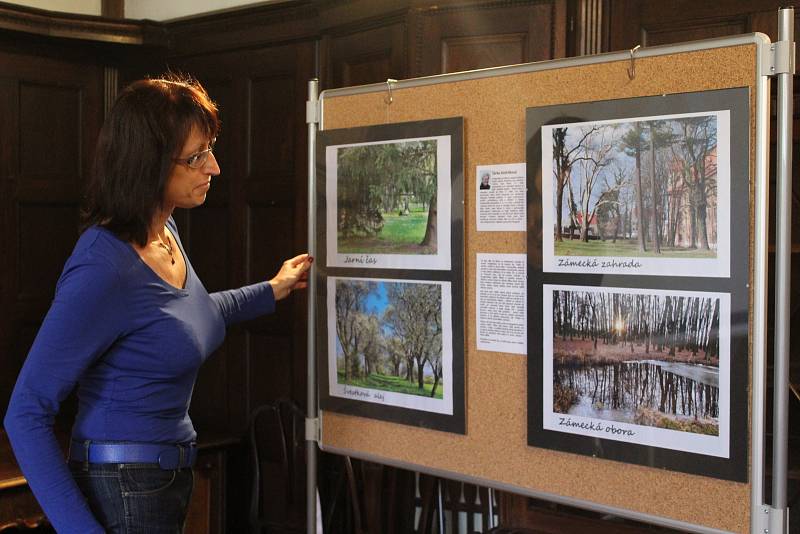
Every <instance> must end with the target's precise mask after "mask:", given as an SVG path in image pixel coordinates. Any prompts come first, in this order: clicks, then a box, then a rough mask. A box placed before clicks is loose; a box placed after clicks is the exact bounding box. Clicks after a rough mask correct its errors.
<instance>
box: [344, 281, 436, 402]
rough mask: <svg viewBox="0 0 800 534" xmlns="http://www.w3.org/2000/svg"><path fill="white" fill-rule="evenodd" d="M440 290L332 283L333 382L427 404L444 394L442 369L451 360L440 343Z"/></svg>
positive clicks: (389, 283) (387, 283) (409, 285)
mask: <svg viewBox="0 0 800 534" xmlns="http://www.w3.org/2000/svg"><path fill="white" fill-rule="evenodd" d="M442 287H443V286H442V284H441V283H422V282H406V281H382V280H369V279H345V278H341V279H335V285H334V286H333V289H334V290H335V307H336V315H335V321H334V323H333V326H334V329H333V331H332V334H333V335H335V373H336V374H335V377H336V379H335V381H332V383H335V384H338V385H339V386H343V385H347V386H354V387H358V388H363V389H365V390H377V391H384V392H391V393H397V394H401V395H414V396H419V397H427V398H429V399H432V400H441V399H442V398H443V397H444V396H445V395H448V394H449V393H448V390H449V388H450V384H448V383H446V380H445V377H447V378H449V376H450V372H449V369H445V367H446V366H448V365H449V363H450V361H451V357H450V354H447V353H446V350H445V345H444V343H443V336H444V335H445V331H444V330H445V329H444V328H443V323H442V293H443V291H442ZM448 330H449V329H448ZM332 363H333V362H332ZM332 370H333V369H332ZM374 398H380V399H385V396H381V395H378V396H375V397H374Z"/></svg>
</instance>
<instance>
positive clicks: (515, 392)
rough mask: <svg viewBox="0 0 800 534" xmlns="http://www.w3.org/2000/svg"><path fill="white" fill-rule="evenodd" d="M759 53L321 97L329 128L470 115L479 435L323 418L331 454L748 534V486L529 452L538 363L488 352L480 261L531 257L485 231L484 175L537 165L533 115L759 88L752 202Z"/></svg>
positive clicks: (469, 271)
mask: <svg viewBox="0 0 800 534" xmlns="http://www.w3.org/2000/svg"><path fill="white" fill-rule="evenodd" d="M757 57H758V46H757V45H756V44H755V43H753V44H745V45H737V46H727V47H722V48H708V49H701V50H696V51H690V52H682V53H679V54H670V55H663V56H650V57H640V58H637V60H636V77H635V78H634V79H633V80H630V79H629V77H628V74H627V69H628V67H629V66H630V62H629V61H613V62H605V63H594V64H588V65H580V66H567V67H560V68H559V67H558V66H557V65H554V67H553V69H549V70H538V71H534V72H522V73H512V74H508V75H497V76H491V77H485V78H474V79H457V80H454V81H452V82H447V81H445V82H443V83H436V84H431V85H419V86H414V87H407V88H402V87H401V88H395V89H394V90H393V92H392V97H393V100H392V102H391V104H387V103H386V102H387V93H386V91H375V92H364V93H356V94H345V95H341V96H336V95H335V93H334V96H330V97H329V96H328V95H326V94H325V93H323V99H322V110H323V127H324V128H325V129H332V128H350V127H356V126H368V125H376V124H388V123H397V122H405V121H415V120H423V119H434V118H445V117H458V116H460V117H463V118H464V176H465V180H466V183H465V187H464V191H465V195H464V203H465V206H464V213H465V233H464V235H465V251H464V254H465V265H464V280H465V288H464V290H465V293H464V295H465V298H464V301H465V303H466V306H465V309H464V330H465V347H466V354H465V365H466V382H467V383H466V419H467V421H466V423H467V426H466V434H465V435H463V436H459V435H453V434H449V433H445V432H437V431H432V430H426V429H421V428H415V427H411V426H405V425H399V424H395V423H388V422H383V421H377V420H372V419H365V418H360V417H353V416H348V415H342V414H338V413H334V412H330V411H325V412H322V413H321V415H320V417H321V419H322V425H321V426H322V432H321V447H322V449H323V450H330V451H332V452H339V453H346V454H349V455H351V456H355V457H363V458H367V459H371V460H375V461H380V462H383V463H386V464H390V465H402V466H406V467H411V468H418V469H419V470H421V471H426V472H431V473H439V474H442V475H444V476H447V475H448V474H451V475H456V478H462V479H465V480H474V481H480V482H483V483H486V484H488V485H492V483H494V485H496V486H498V487H503V488H505V489H512V488H518V489H519V490H520V492H521V493H526V492H527V493H530V494H536V495H540V496H548V495H549V496H553V497H554V498H556V499H555V500H557V499H558V498H565V499H568V500H570V501H583V502H587V503H595V504H597V505H599V506H601V507H609V508H614V509H618V510H625V511H628V512H629V515H630V516H632V517H637V516H638V517H646V516H651V517H652V516H654V517H657V518H664V519H665V520H666V523H665V524H667V523H670V522H673V521H674V522H680V523H684V524H690V525H697V526H698V527H700V529H705V530H706V531H714V530H718V531H728V532H737V533H744V532H748V531H749V527H750V494H751V486H750V484H749V483H740V482H732V481H726V480H719V479H714V478H709V477H702V476H696V475H689V474H684V473H678V472H673V471H667V470H663V469H654V468H651V467H645V466H639V465H632V464H626V463H621V462H615V461H610V460H602V459H598V458H592V457H587V456H581V455H575V454H569V453H564V452H559V451H553V450H547V449H540V448H534V447H529V446H528V445H527V441H528V431H527V424H528V421H527V414H526V411H527V408H526V403H527V385H526V384H527V358H526V357H525V356H520V355H513V354H503V353H497V352H484V351H479V350H477V348H476V346H477V344H476V337H475V324H476V310H475V291H476V287H475V285H476V280H475V272H476V254H477V253H479V252H481V253H518V254H519V253H525V252H526V234H525V233H524V232H480V233H479V232H477V230H476V220H475V201H476V199H475V195H476V190H477V186H476V176H475V168H476V166H478V165H490V164H501V163H519V162H524V161H525V157H526V154H525V147H526V143H525V141H526V139H525V115H526V113H525V110H526V108H530V107H539V106H549V105H555V104H566V103H574V102H591V101H599V100H611V99H622V98H631V97H638V96H653V95H662V94H672V93H684V92H694V91H705V90H714V89H725V88H732V87H749V88H750V118H751V120H750V140H751V142H750V156H751V157H750V176H751V180H750V182H751V183H750V198H751V203H752V198H753V192H754V181H753V179H752V177H753V176H755V161H756V158H755V109H756V105H755V104H756V102H755V98H756V83H757V78H758V76H757ZM751 213H752V208H751ZM751 228H752V224H751ZM751 233H752V230H751ZM750 359H751V360H752V351H751V355H750ZM749 368H750V369H752V364H750V366H749ZM750 382H751V381H749V383H750ZM751 385H752V384H751ZM748 421H751V419H750V418H748ZM747 428H748V429H749V428H750V423H748V425H747ZM748 449H749V450H751V448H750V447H748Z"/></svg>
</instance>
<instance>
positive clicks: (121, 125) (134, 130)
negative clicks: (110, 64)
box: [4, 77, 312, 534]
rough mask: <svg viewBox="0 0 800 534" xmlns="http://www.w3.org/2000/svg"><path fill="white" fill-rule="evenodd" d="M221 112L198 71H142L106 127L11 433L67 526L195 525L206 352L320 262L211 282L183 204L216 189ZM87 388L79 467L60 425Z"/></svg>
mask: <svg viewBox="0 0 800 534" xmlns="http://www.w3.org/2000/svg"><path fill="white" fill-rule="evenodd" d="M218 130H219V120H218V117H217V109H216V106H215V105H214V103H213V102H212V101H211V100H210V98H209V97H208V95H207V93H206V92H205V90H204V89H203V88H202V87H201V86H200V84H199V83H197V82H196V81H193V80H183V79H179V78H176V77H169V78H167V79H158V80H142V81H138V82H136V83H134V84H132V85H131V86H129V87H128V88H126V89H125V90H124V91H123V92H122V93H121V94H120V96H119V98H118V99H117V101H116V103H115V104H114V107H113V109H112V111H111V114H110V116H109V117H108V120H107V121H106V123H105V125H104V126H103V129H102V131H101V133H100V138H99V141H98V145H97V152H96V159H95V168H94V173H93V177H92V184H91V186H90V188H89V195H88V205H87V209H86V211H85V213H84V228H85V230H84V232H83V233H82V235H81V237H80V239H79V240H78V243H77V244H76V246H75V249H74V251H73V253H72V255H71V256H70V258H69V259H68V260H67V263H66V265H65V267H64V271H63V272H62V274H61V278H60V279H59V281H58V285H57V287H56V294H55V299H54V300H53V303H52V306H51V308H50V311H49V312H48V314H47V316H46V317H45V320H44V323H43V324H42V327H41V329H40V330H39V333H38V335H37V337H36V340H35V341H34V343H33V346H32V347H31V351H30V353H29V354H28V358H27V360H26V361H25V364H24V366H23V368H22V371H21V372H20V375H19V378H18V379H17V384H16V386H15V388H14V392H13V394H12V397H11V401H10V403H9V407H8V411H7V413H6V417H5V421H4V424H5V429H6V432H7V433H8V436H9V439H10V441H11V444H12V446H13V449H14V452H15V454H16V456H17V460H18V462H19V465H20V467H21V468H22V471H23V473H24V474H25V477H26V478H27V479H28V483H29V484H30V487H31V489H32V490H33V492H34V494H35V495H36V497H37V499H38V500H39V503H40V504H41V505H42V508H43V509H44V512H45V513H46V514H47V516H48V518H49V519H50V521H51V522H52V524H53V525H54V526H55V528H56V530H57V531H58V532H70V533H71V532H74V533H80V534H89V533H103V532H120V533H133V532H141V533H151V532H153V533H155V532H159V533H160V532H165V533H166V532H181V531H182V529H183V522H184V519H185V516H186V507H187V504H188V501H189V496H190V495H191V490H192V482H193V480H192V469H191V466H192V463H193V462H194V458H195V456H196V449H195V446H194V440H195V437H196V433H195V431H194V428H193V426H192V422H191V420H190V419H189V416H188V408H189V402H190V398H191V393H192V388H193V386H194V382H195V379H196V376H197V372H198V368H199V367H200V365H201V363H202V362H203V361H204V360H205V359H206V358H207V357H208V356H209V355H210V354H211V353H212V352H213V351H214V350H215V349H216V348H217V347H218V346H219V345H220V344H221V343H222V341H223V338H224V335H225V327H226V326H228V325H231V324H234V323H237V322H240V321H246V320H248V319H252V318H255V317H258V316H260V315H263V314H266V313H271V312H272V311H273V310H274V306H275V301H276V300H280V299H282V298H284V297H286V296H287V295H289V293H290V292H291V291H292V290H293V289H296V288H301V287H305V285H306V282H305V278H306V276H307V270H308V269H309V267H310V266H311V262H312V258H311V257H309V256H308V255H306V254H302V255H300V256H297V257H295V258H292V259H290V260H287V261H286V262H284V264H283V266H282V267H281V269H280V272H278V274H277V275H276V276H275V278H273V279H272V280H270V281H269V282H262V283H258V284H254V285H251V286H247V287H242V288H239V289H234V290H230V291H223V292H219V293H212V294H210V295H209V294H208V293H207V292H206V290H205V288H204V287H203V285H202V283H201V282H200V280H199V279H198V278H197V275H196V274H195V272H194V270H193V269H192V265H191V263H189V260H188V258H187V257H186V255H185V253H184V250H183V247H182V246H181V241H180V238H179V236H178V232H177V228H176V227H175V222H174V221H173V219H172V217H171V215H172V211H173V209H174V208H176V207H180V208H192V207H195V206H199V205H200V204H202V203H203V202H204V201H205V198H206V193H207V192H208V190H209V188H210V187H211V180H212V177H213V176H217V175H218V174H219V173H220V169H219V166H218V165H217V160H216V158H215V157H214V153H213V147H214V139H215V137H216V135H217V132H218ZM76 384H77V385H78V398H79V409H78V415H77V418H76V421H75V424H74V426H73V430H72V442H71V445H70V453H69V463H68V464H66V463H65V462H64V460H63V455H62V452H61V450H60V448H59V446H58V444H57V442H56V439H55V437H54V434H53V419H54V417H55V414H56V413H57V412H58V409H59V404H60V402H61V401H62V400H63V399H64V397H66V396H67V395H68V394H69V392H70V391H71V390H72V389H73V387H74V386H75V385H76Z"/></svg>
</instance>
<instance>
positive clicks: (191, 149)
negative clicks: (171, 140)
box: [164, 128, 220, 209]
mask: <svg viewBox="0 0 800 534" xmlns="http://www.w3.org/2000/svg"><path fill="white" fill-rule="evenodd" d="M210 143H211V140H210V139H208V138H206V137H205V135H203V134H202V133H201V131H200V130H199V129H197V128H192V132H191V133H190V134H189V138H188V139H187V140H186V143H185V144H184V145H183V150H181V152H180V155H179V156H178V157H177V158H176V161H175V164H174V165H173V166H172V172H171V173H170V175H169V178H168V179H167V187H166V189H165V191H164V207H165V208H167V209H172V208H194V207H195V206H199V205H201V204H202V203H203V202H205V200H206V193H208V190H209V189H211V177H212V176H217V175H219V173H220V170H219V165H218V164H217V158H215V157H214V153H213V152H210V151H209V152H208V154H207V157H206V158H205V161H204V162H203V163H202V165H200V166H199V167H197V168H192V167H190V166H189V164H188V163H187V160H189V159H190V158H191V157H192V156H193V155H195V154H198V153H201V152H203V151H205V150H207V149H208V148H210ZM204 156H205V155H201V156H200V158H199V160H202V159H203V158H204Z"/></svg>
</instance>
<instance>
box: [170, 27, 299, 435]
mask: <svg viewBox="0 0 800 534" xmlns="http://www.w3.org/2000/svg"><path fill="white" fill-rule="evenodd" d="M313 58H314V48H313V43H297V44H290V45H282V46H275V47H265V48H258V49H255V50H249V51H244V52H243V51H237V52H219V53H216V54H213V55H208V56H192V57H186V58H183V57H172V58H169V59H168V62H169V63H170V65H171V66H172V67H173V68H179V69H181V70H184V71H186V72H188V73H191V74H193V75H195V76H197V77H198V78H199V79H200V80H201V81H202V82H203V83H204V84H205V85H206V86H207V89H208V90H209V92H210V94H211V96H212V98H215V99H216V100H217V101H218V102H219V104H220V108H221V110H222V119H223V126H222V128H223V129H222V133H221V135H220V137H219V140H218V143H219V144H220V149H219V150H218V153H219V162H220V166H221V168H222V175H221V177H220V178H217V180H216V181H217V182H218V183H223V184H225V186H226V188H227V189H226V190H227V192H228V197H227V201H226V203H225V204H224V205H223V204H220V205H214V209H215V210H219V214H218V215H216V216H215V219H216V220H221V219H223V218H224V219H225V220H226V223H225V227H226V232H227V242H225V243H222V242H221V240H222V239H223V238H224V237H225V236H223V234H219V235H217V234H216V233H215V234H213V235H209V236H207V237H206V236H204V237H203V239H202V240H198V241H197V242H195V240H194V239H192V247H193V252H192V257H193V258H194V256H195V254H197V253H198V252H197V247H198V246H203V247H207V248H208V249H209V252H208V255H209V256H210V255H213V252H212V249H218V248H219V247H220V246H224V245H225V244H227V246H228V249H229V254H228V256H227V258H226V259H225V261H226V263H227V270H228V277H227V280H225V287H237V286H240V285H244V284H247V283H253V282H257V281H261V280H266V279H268V278H270V277H272V276H273V275H274V274H275V273H276V272H277V270H278V269H279V267H280V263H281V262H282V261H283V260H284V259H286V258H288V257H291V256H293V255H295V254H297V253H299V252H301V251H303V250H304V249H305V242H306V232H307V225H306V224H305V222H304V220H305V216H306V207H305V206H306V199H305V195H306V188H305V182H306V181H307V178H306V172H307V168H306V163H305V162H306V157H305V153H306V150H307V148H306V141H305V139H306V128H305V122H304V120H303V119H304V117H305V99H306V94H305V93H306V83H307V80H308V79H310V78H311V77H312V76H313V74H314V66H313ZM221 71H224V72H225V73H226V76H227V78H226V79H225V81H224V83H219V82H217V81H215V80H217V78H216V74H215V73H217V72H221ZM212 190H213V188H212ZM298 192H301V193H302V194H301V195H300V196H298ZM198 209H201V210H202V209H206V208H205V207H203V208H198ZM193 211H195V210H193ZM193 211H192V212H190V213H193ZM223 213H224V215H223ZM191 217H194V216H193V215H191ZM189 226H190V228H191V230H190V231H191V232H192V235H193V236H194V235H195V231H196V230H195V223H194V221H191V222H190V224H189ZM200 255H201V257H202V256H204V255H205V253H202V252H201V253H200ZM219 261H220V260H219V259H217V260H215V265H219ZM209 266H210V265H209ZM198 273H200V274H201V276H202V273H201V271H200V267H198ZM298 299H300V300H302V299H303V296H302V294H301V295H298V296H293V297H291V298H290V299H287V301H284V302H280V303H279V304H278V313H277V314H276V315H273V316H270V317H265V318H263V319H260V320H257V321H253V322H251V323H248V324H246V325H242V327H240V328H233V329H231V330H230V331H229V334H228V337H227V340H226V343H225V347H226V348H225V351H226V354H227V355H226V357H225V358H224V362H225V366H226V368H227V373H228V375H227V381H228V386H227V391H228V395H229V402H230V405H231V410H230V411H231V413H230V414H229V418H230V420H235V421H237V424H229V425H227V430H228V431H229V432H232V433H239V432H241V430H242V429H243V427H244V423H245V422H246V420H247V414H248V413H249V412H250V411H252V409H253V408H255V407H256V406H258V405H259V404H262V403H264V402H269V401H271V400H274V399H275V398H277V397H278V396H286V397H291V398H294V399H295V400H296V401H297V402H298V403H300V404H304V401H305V357H304V353H303V354H298V355H295V354H294V353H293V351H294V350H295V349H296V348H297V347H296V345H298V344H297V343H296V342H295V341H296V338H297V337H298V336H299V339H303V340H304V339H305V327H304V326H302V328H301V325H298V324H296V322H297V321H296V319H298V317H297V315H296V312H295V308H296V305H295V304H296V303H297V301H298ZM298 350H299V349H298ZM302 350H303V351H304V350H305V344H304V343H303V344H302ZM221 361H222V359H221ZM209 363H213V362H209ZM265 364H267V365H268V367H266V368H265V367H264V365H265ZM202 372H203V373H205V370H204V371H202ZM204 379H206V382H205V383H206V384H208V385H207V386H204V383H203V382H202V380H204ZM225 379H226V378H225V376H224V374H223V373H221V372H214V371H213V370H212V371H210V372H208V373H206V374H204V375H202V376H201V382H198V388H197V390H196V391H197V393H196V395H195V399H196V400H195V405H196V406H198V407H199V406H202V405H203V401H201V400H200V398H201V397H203V398H204V397H205V396H206V394H205V391H207V390H208V389H209V388H210V389H211V390H214V389H215V388H219V387H220V386H219V385H217V386H212V385H211V384H212V383H213V382H222V381H224V380H225ZM273 381H274V383H273ZM193 409H195V406H194V405H193ZM198 429H199V430H200V431H202V430H203V428H201V427H198ZM213 430H220V429H218V428H216V424H215V425H214V428H213Z"/></svg>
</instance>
